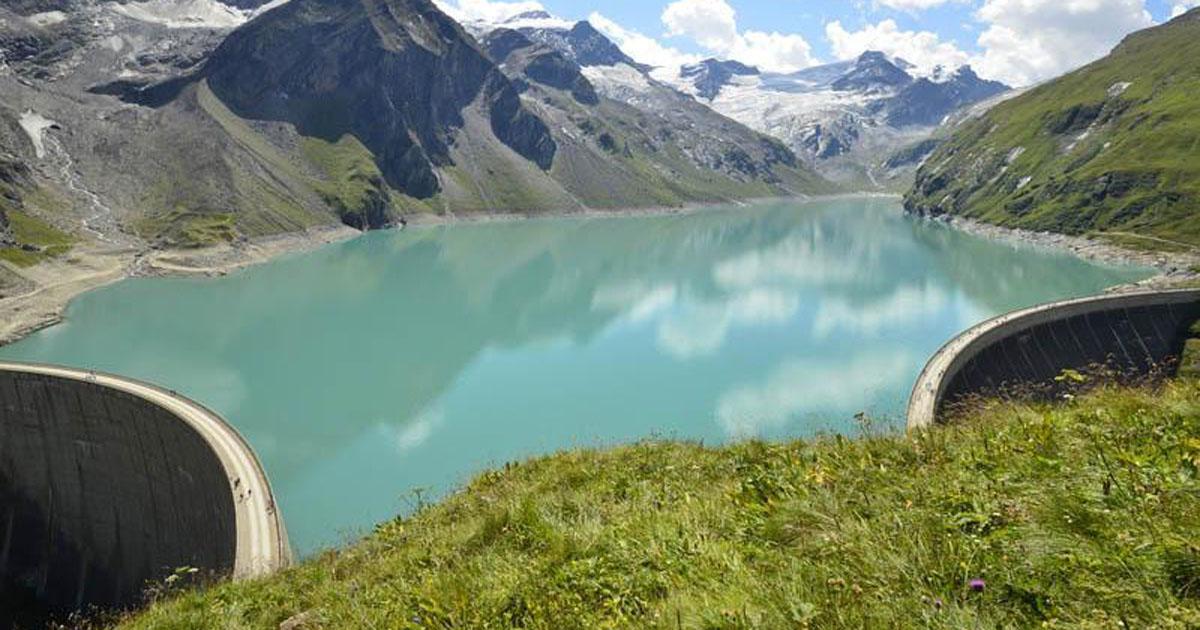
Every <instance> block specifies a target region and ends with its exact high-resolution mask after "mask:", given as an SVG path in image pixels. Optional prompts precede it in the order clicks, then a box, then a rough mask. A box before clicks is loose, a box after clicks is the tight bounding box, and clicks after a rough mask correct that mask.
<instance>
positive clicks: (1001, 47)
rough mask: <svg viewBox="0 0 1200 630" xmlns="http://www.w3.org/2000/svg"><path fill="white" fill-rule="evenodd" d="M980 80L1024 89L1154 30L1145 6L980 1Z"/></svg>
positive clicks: (1132, 0) (1137, 1)
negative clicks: (1143, 31) (1135, 34)
mask: <svg viewBox="0 0 1200 630" xmlns="http://www.w3.org/2000/svg"><path fill="white" fill-rule="evenodd" d="M976 17H977V18H978V19H979V20H980V21H981V22H983V23H985V24H986V25H987V27H986V29H985V30H984V31H983V33H982V34H981V35H980V36H979V42H978V43H979V46H980V48H982V49H983V53H982V55H981V56H980V58H979V59H978V60H977V61H976V66H977V68H978V70H979V71H980V74H983V75H986V76H991V77H996V78H999V79H1001V80H1003V81H1005V82H1007V83H1009V84H1010V85H1029V84H1032V83H1036V82H1038V81H1042V80H1045V79H1049V78H1051V77H1055V76H1057V75H1060V74H1062V73H1064V72H1067V71H1069V70H1071V69H1074V68H1077V67H1079V66H1082V65H1084V64H1086V63H1089V62H1091V61H1094V60H1096V59H1098V58H1100V57H1103V56H1104V55H1106V54H1108V52H1109V51H1110V50H1111V49H1112V48H1113V46H1115V45H1116V44H1117V42H1119V41H1120V40H1121V38H1122V37H1124V36H1125V35H1126V34H1128V33H1130V32H1132V31H1136V30H1139V29H1143V28H1146V27H1149V26H1152V25H1153V24H1154V20H1153V19H1152V18H1151V17H1150V13H1149V12H1148V11H1146V6H1145V2H1144V0H985V2H984V3H983V6H981V7H980V8H979V10H978V11H977V12H976Z"/></svg>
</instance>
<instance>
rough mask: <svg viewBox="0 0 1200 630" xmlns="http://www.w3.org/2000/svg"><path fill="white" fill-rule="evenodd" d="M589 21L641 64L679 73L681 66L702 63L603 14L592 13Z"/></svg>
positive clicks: (698, 58) (696, 57)
mask: <svg viewBox="0 0 1200 630" xmlns="http://www.w3.org/2000/svg"><path fill="white" fill-rule="evenodd" d="M588 21H589V22H591V23H592V26H594V27H596V30H598V31H600V32H601V33H603V34H604V35H606V36H607V37H608V38H609V39H611V40H613V42H615V43H616V44H617V46H619V47H620V48H621V50H622V51H624V53H625V54H627V55H629V56H630V57H633V59H634V60H635V61H638V62H640V63H644V64H648V65H651V66H657V67H660V68H667V69H671V70H673V71H678V70H679V66H682V65H686V64H689V63H696V62H697V61H700V57H699V56H697V55H689V54H687V53H683V52H680V51H679V50H676V49H674V48H671V47H670V46H664V45H663V44H661V43H659V42H658V40H656V39H654V38H653V37H648V36H646V35H643V34H641V33H639V32H637V31H632V30H629V29H627V28H625V27H623V26H621V25H620V24H617V23H616V22H614V21H612V20H610V19H608V18H607V17H605V16H604V15H603V14H600V13H592V14H591V15H589V16H588Z"/></svg>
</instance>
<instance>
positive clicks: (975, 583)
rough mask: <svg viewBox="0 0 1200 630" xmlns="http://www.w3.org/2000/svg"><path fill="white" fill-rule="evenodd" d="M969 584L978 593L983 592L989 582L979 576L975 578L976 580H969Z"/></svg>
mask: <svg viewBox="0 0 1200 630" xmlns="http://www.w3.org/2000/svg"><path fill="white" fill-rule="evenodd" d="M967 586H968V587H970V589H971V590H972V591H975V592H976V593H982V592H983V589H984V588H986V587H987V582H984V581H983V580H981V579H979V578H975V579H974V580H971V581H970V582H967Z"/></svg>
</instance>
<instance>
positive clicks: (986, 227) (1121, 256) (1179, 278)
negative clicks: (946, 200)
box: [913, 215, 1200, 293]
mask: <svg viewBox="0 0 1200 630" xmlns="http://www.w3.org/2000/svg"><path fill="white" fill-rule="evenodd" d="M913 216H916V215H913ZM926 220H928V221H933V222H936V223H942V224H945V225H948V226H950V227H952V228H954V229H957V230H960V231H963V232H967V233H969V234H975V235H977V236H982V237H984V238H988V239H993V240H999V241H1010V242H1017V243H1023V244H1027V245H1034V246H1036V247H1041V248H1045V249H1050V250H1058V251H1065V252H1068V253H1071V254H1072V255H1074V256H1077V257H1079V258H1082V259H1084V260H1090V261H1093V262H1099V263H1104V264H1110V265H1139V266H1143V267H1150V268H1153V269H1155V270H1157V271H1158V273H1156V274H1155V275H1153V276H1151V277H1149V278H1146V279H1145V280H1142V281H1140V282H1133V283H1128V284H1119V285H1116V286H1113V287H1109V288H1108V290H1107V292H1109V293H1116V292H1128V291H1143V290H1158V289H1169V288H1172V287H1177V286H1179V285H1181V284H1183V283H1188V282H1196V281H1200V251H1193V252H1186V253H1185V252H1165V251H1149V250H1136V249H1129V248H1127V247H1121V246H1119V245H1114V244H1113V243H1108V242H1105V241H1102V240H1100V239H1097V238H1092V237H1087V236H1070V235H1067V234H1058V233H1056V232H1037V231H1034V230H1024V229H1020V228H1009V227H1003V226H999V225H995V224H992V223H985V222H983V221H977V220H975V219H968V218H964V217H953V216H939V217H926Z"/></svg>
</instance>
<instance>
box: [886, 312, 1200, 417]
mask: <svg viewBox="0 0 1200 630" xmlns="http://www.w3.org/2000/svg"><path fill="white" fill-rule="evenodd" d="M1197 319H1200V290H1192V289H1188V290H1175V291H1153V292H1139V293H1124V294H1113V295H1103V296H1096V297H1088V298H1081V299H1075V300H1066V301H1062V302H1054V303H1051V304H1043V305H1040V306H1035V307H1032V308H1028V309H1023V310H1020V311H1015V312H1013V313H1008V314H1006V315H1001V316H999V317H996V318H993V319H990V320H988V321H986V322H983V323H981V324H979V325H977V326H975V327H973V328H971V329H969V330H967V331H966V332H964V333H962V334H961V335H959V336H958V337H955V338H954V339H953V340H951V341H950V342H948V343H947V344H946V345H944V346H942V348H941V349H940V350H938V352H937V353H936V354H935V355H934V356H933V358H932V359H930V360H929V363H928V364H926V366H925V369H924V370H923V371H922V372H921V375H920V376H919V377H918V379H917V382H916V385H915V386H914V387H913V391H912V396H911V397H910V399H909V404H908V414H907V417H908V428H909V429H916V428H922V427H927V426H930V425H932V424H934V423H935V422H937V421H938V418H939V417H940V415H941V414H942V412H943V411H945V409H946V407H947V406H948V405H952V404H954V403H955V402H958V401H961V400H964V399H966V398H968V397H971V396H975V395H981V394H983V395H986V394H996V393H1002V392H1004V391H1006V390H1008V389H1010V388H1015V387H1019V386H1022V385H1032V384H1039V383H1047V382H1053V381H1054V379H1055V378H1056V377H1058V376H1059V375H1061V374H1063V372H1064V371H1065V370H1085V369H1087V368H1088V367H1089V366H1094V365H1103V366H1107V367H1110V368H1113V369H1115V370H1117V371H1118V372H1120V373H1121V374H1125V375H1145V374H1149V373H1151V372H1153V371H1154V370H1158V369H1161V368H1162V367H1163V366H1167V365H1170V364H1171V362H1172V361H1173V360H1177V359H1178V358H1179V357H1180V354H1181V353H1182V352H1183V349H1184V345H1185V343H1186V342H1187V340H1188V337H1189V335H1190V333H1189V328H1190V326H1191V324H1192V323H1193V322H1195V321H1196V320H1197Z"/></svg>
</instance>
